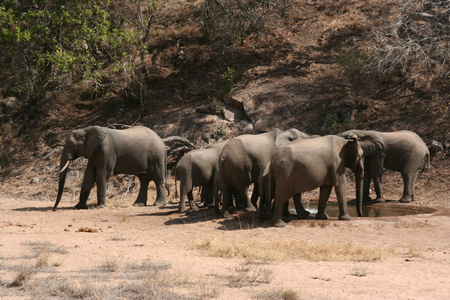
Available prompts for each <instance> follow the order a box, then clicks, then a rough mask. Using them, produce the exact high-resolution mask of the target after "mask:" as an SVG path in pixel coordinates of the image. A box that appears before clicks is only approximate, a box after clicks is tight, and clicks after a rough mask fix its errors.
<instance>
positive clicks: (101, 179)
mask: <svg viewBox="0 0 450 300" xmlns="http://www.w3.org/2000/svg"><path fill="white" fill-rule="evenodd" d="M79 157H85V158H87V159H88V164H87V168H86V171H85V172H84V178H83V183H82V185H81V192H80V201H79V202H78V204H77V205H76V206H75V208H77V209H87V205H86V201H87V199H88V197H89V193H90V191H91V189H92V187H93V186H94V183H96V184H97V204H98V205H100V206H102V205H105V200H106V184H107V181H108V178H109V177H110V176H111V175H112V174H113V173H120V174H132V175H136V176H137V177H138V178H139V181H140V190H139V194H138V197H137V199H136V201H135V204H137V205H147V189H148V185H149V182H150V180H153V181H154V182H155V184H156V190H157V198H156V201H155V203H154V205H157V206H163V205H165V204H166V194H165V191H164V186H165V187H166V189H167V191H168V192H169V187H168V184H167V177H166V176H167V173H166V160H167V158H166V147H165V145H164V142H163V141H162V140H161V138H160V137H159V136H158V135H157V134H156V133H155V132H154V131H152V130H151V129H149V128H147V127H144V126H136V127H131V128H129V129H124V130H116V129H110V128H105V127H100V126H90V127H87V128H83V129H77V130H73V131H72V132H71V133H70V134H69V136H68V137H67V139H66V143H65V145H64V149H63V152H62V154H61V160H60V168H61V169H60V173H59V187H58V196H57V199H56V202H55V205H54V207H53V210H56V207H57V206H58V204H59V202H60V200H61V196H62V193H63V189H64V183H65V180H66V175H67V171H68V167H69V164H70V162H71V161H72V160H74V159H77V158H79ZM165 181H166V183H165Z"/></svg>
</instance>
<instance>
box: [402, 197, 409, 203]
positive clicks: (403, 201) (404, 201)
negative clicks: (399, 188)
mask: <svg viewBox="0 0 450 300" xmlns="http://www.w3.org/2000/svg"><path fill="white" fill-rule="evenodd" d="M399 202H400V203H411V198H407V197H402V198H401V199H400V200H399Z"/></svg>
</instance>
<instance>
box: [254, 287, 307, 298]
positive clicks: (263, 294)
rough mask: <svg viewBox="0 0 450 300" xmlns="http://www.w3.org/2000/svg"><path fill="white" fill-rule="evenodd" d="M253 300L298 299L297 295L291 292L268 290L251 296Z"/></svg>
mask: <svg viewBox="0 0 450 300" xmlns="http://www.w3.org/2000/svg"><path fill="white" fill-rule="evenodd" d="M252 298H253V299H268V300H269V299H273V300H297V299H300V298H299V296H298V293H297V292H296V291H293V290H283V289H277V290H270V291H263V292H261V293H257V294H255V295H253V297H252Z"/></svg>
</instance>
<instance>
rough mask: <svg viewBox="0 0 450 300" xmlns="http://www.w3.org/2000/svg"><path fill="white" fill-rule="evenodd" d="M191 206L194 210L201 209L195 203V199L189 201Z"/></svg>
mask: <svg viewBox="0 0 450 300" xmlns="http://www.w3.org/2000/svg"><path fill="white" fill-rule="evenodd" d="M189 206H190V207H191V209H192V210H193V211H199V210H200V209H199V208H198V206H197V205H195V202H194V201H192V202H189Z"/></svg>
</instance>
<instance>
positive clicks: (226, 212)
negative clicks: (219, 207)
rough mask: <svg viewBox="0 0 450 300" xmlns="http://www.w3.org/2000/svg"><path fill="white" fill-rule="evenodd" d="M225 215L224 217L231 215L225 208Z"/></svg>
mask: <svg viewBox="0 0 450 300" xmlns="http://www.w3.org/2000/svg"><path fill="white" fill-rule="evenodd" d="M223 217H224V218H229V217H231V214H230V212H229V211H227V210H225V211H224V212H223Z"/></svg>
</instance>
